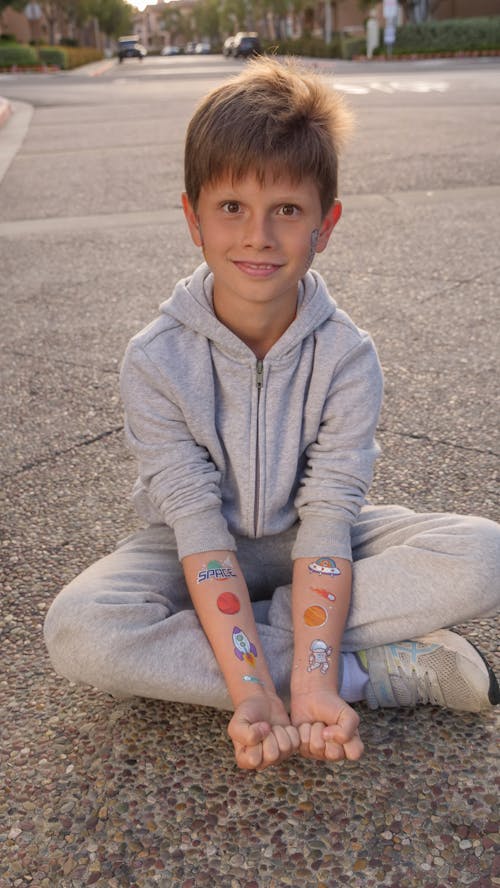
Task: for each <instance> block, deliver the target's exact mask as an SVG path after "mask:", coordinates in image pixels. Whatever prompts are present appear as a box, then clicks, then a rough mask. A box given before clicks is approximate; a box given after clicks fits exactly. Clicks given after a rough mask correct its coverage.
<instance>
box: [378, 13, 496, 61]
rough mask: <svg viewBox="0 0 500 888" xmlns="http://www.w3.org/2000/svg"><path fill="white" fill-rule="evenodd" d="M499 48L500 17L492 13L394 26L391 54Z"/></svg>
mask: <svg viewBox="0 0 500 888" xmlns="http://www.w3.org/2000/svg"><path fill="white" fill-rule="evenodd" d="M498 49H500V16H492V17H491V18H470V19H449V20H445V21H442V22H425V23H423V24H420V25H403V26H402V27H401V28H398V29H397V32H396V42H395V44H394V48H393V54H394V55H406V54H413V53H451V52H484V51H487V50H498Z"/></svg>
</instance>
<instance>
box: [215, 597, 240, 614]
mask: <svg viewBox="0 0 500 888" xmlns="http://www.w3.org/2000/svg"><path fill="white" fill-rule="evenodd" d="M217 607H218V608H219V610H220V611H221V612H222V613H223V614H237V613H238V611H239V609H240V600H239V598H238V596H237V595H235V594H234V593H233V592H222V594H221V595H219V597H218V599H217Z"/></svg>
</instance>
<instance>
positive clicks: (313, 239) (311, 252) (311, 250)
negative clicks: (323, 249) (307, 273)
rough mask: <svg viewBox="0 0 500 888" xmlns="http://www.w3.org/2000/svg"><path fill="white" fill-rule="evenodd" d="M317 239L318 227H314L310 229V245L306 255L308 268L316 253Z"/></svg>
mask: <svg viewBox="0 0 500 888" xmlns="http://www.w3.org/2000/svg"><path fill="white" fill-rule="evenodd" d="M318 240H319V228H315V229H314V231H311V245H310V247H309V256H308V257H307V269H309V268H310V267H311V265H312V264H313V262H314V257H315V255H316V247H317V245H318Z"/></svg>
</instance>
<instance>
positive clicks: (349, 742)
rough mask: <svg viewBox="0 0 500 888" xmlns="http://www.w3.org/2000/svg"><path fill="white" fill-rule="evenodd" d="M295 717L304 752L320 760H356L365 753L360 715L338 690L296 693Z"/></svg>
mask: <svg viewBox="0 0 500 888" xmlns="http://www.w3.org/2000/svg"><path fill="white" fill-rule="evenodd" d="M291 720H292V724H294V725H295V726H296V727H297V728H298V731H299V736H300V754H301V755H303V756H304V757H305V758H312V759H319V760H320V761H332V762H336V761H340V760H341V759H344V758H345V759H349V760H350V761H356V760H357V759H359V758H361V756H362V754H363V749H364V747H363V743H362V741H361V738H360V736H359V732H358V725H359V717H358V715H357V713H356V712H355V711H354V709H351V707H350V706H349V704H348V703H346V702H345V701H344V700H342V698H341V697H339V695H338V694H337V693H336V692H335V691H326V690H325V691H313V692H311V693H302V694H295V695H292V707H291Z"/></svg>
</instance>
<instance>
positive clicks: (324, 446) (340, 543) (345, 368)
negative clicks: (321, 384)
mask: <svg viewBox="0 0 500 888" xmlns="http://www.w3.org/2000/svg"><path fill="white" fill-rule="evenodd" d="M382 389H383V382H382V370H381V367H380V364H379V360H378V357H377V353H376V351H375V347H374V345H373V343H372V341H371V339H370V337H369V336H368V335H367V334H362V335H361V337H360V339H359V340H358V342H357V343H356V344H355V345H354V346H353V347H352V348H351V349H350V350H349V351H348V352H347V354H346V355H345V356H344V358H343V359H342V362H341V364H340V365H339V366H337V367H336V369H335V373H334V375H333V378H332V380H331V384H330V389H329V392H328V397H327V398H326V400H325V403H324V408H323V411H322V418H321V424H320V428H319V432H318V436H317V439H316V441H314V442H313V443H312V444H310V445H309V447H308V449H307V452H306V457H307V461H306V467H305V470H304V472H303V475H302V478H301V481H300V486H299V490H298V493H297V496H296V499H295V506H296V508H297V510H298V513H299V518H300V525H299V530H298V533H297V538H296V541H295V545H294V549H293V552H292V557H293V558H307V557H310V556H314V557H317V556H319V555H333V556H337V557H338V558H347V559H350V558H351V557H352V555H351V525H352V524H353V523H354V521H355V520H356V518H357V516H358V513H359V511H360V509H361V506H362V505H363V503H364V501H365V496H366V493H367V491H368V489H369V487H370V484H371V481H372V476H373V464H374V461H375V459H376V457H377V455H378V452H379V448H378V446H377V444H376V442H375V437H374V436H375V429H376V426H377V422H378V418H379V413H380V407H381V403H382Z"/></svg>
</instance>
